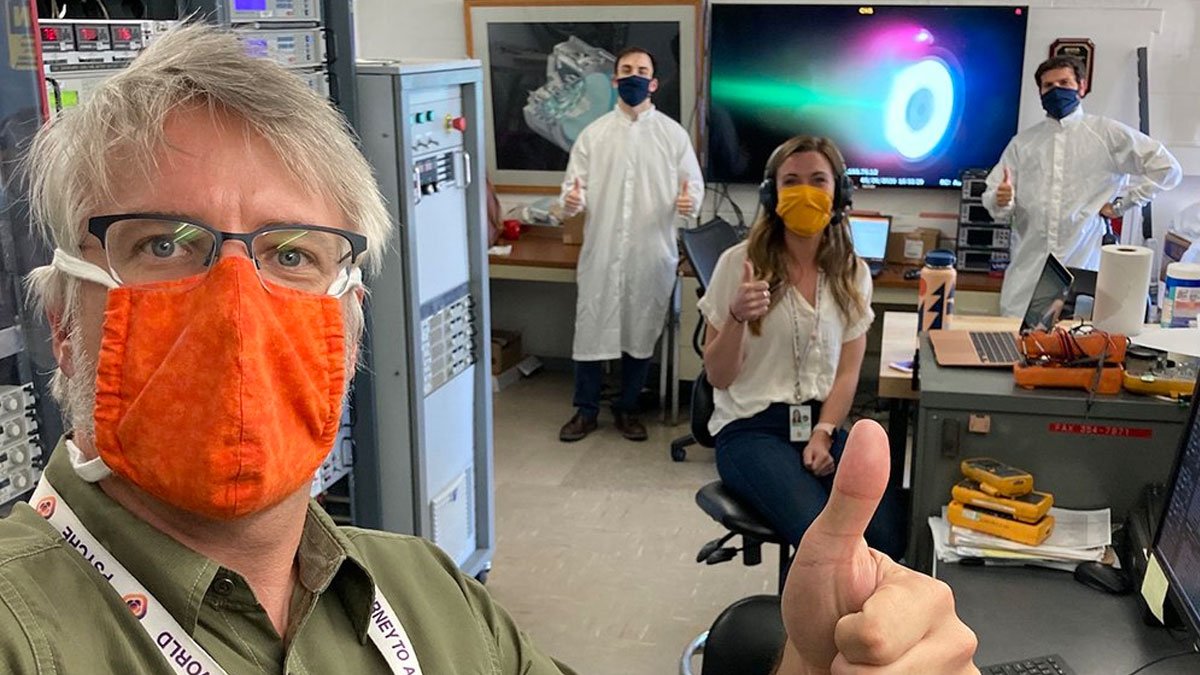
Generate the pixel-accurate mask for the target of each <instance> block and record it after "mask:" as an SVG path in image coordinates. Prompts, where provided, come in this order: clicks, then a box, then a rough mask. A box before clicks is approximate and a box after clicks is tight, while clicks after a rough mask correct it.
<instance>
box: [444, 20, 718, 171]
mask: <svg viewBox="0 0 1200 675" xmlns="http://www.w3.org/2000/svg"><path fill="white" fill-rule="evenodd" d="M702 11H703V5H702V0H657V1H650V0H647V1H642V0H626V1H625V2H620V1H616V2H613V1H605V0H465V2H464V3H463V14H464V20H465V22H466V36H467V49H468V51H469V53H470V55H471V56H472V57H474V58H477V59H479V60H480V61H482V62H483V82H484V116H485V118H486V119H485V125H486V132H485V133H486V134H487V166H488V174H489V175H490V176H491V178H492V180H493V181H494V182H495V184H496V189H498V190H501V191H506V192H534V193H538V192H541V193H557V192H558V189H559V184H560V183H561V182H562V175H563V171H564V170H565V169H566V168H567V159H568V156H569V155H568V153H569V152H570V149H571V145H572V144H573V143H574V142H575V138H577V137H578V135H579V132H580V131H582V130H583V128H584V127H586V126H587V125H588V124H590V123H591V122H592V121H593V120H595V119H596V118H598V117H600V116H601V115H603V114H605V113H607V112H609V111H610V110H612V109H613V107H614V106H615V105H616V102H617V92H616V89H614V88H613V86H612V77H613V68H614V66H615V65H616V58H615V57H616V54H617V53H619V52H620V51H621V50H622V49H624V48H626V47H632V46H636V47H641V48H643V49H645V50H646V51H648V52H650V53H651V54H653V55H654V60H655V77H656V78H657V79H658V91H657V92H656V93H655V94H654V96H653V101H654V105H655V107H656V108H657V109H658V110H659V111H660V112H662V113H664V114H666V115H668V116H670V117H671V118H673V119H674V120H676V121H678V122H679V123H680V124H682V125H683V126H684V127H685V128H687V129H689V130H692V129H693V128H695V127H697V126H698V125H699V117H700V113H699V111H698V109H697V101H698V100H699V99H698V96H697V94H698V89H699V77H700V45H701V42H702V37H703V36H702V30H703V18H702ZM693 138H695V134H693Z"/></svg>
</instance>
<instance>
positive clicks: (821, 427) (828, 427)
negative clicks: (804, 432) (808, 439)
mask: <svg viewBox="0 0 1200 675" xmlns="http://www.w3.org/2000/svg"><path fill="white" fill-rule="evenodd" d="M813 431H824V432H825V435H826V436H829V437H830V438H833V432H835V431H837V427H836V426H834V425H833V424H830V423H829V422H821V423H819V424H817V426H815V427H813Z"/></svg>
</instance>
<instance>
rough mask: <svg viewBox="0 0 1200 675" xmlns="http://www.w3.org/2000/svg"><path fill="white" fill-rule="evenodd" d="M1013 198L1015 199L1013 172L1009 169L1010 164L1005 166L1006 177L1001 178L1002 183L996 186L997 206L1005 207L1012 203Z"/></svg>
mask: <svg viewBox="0 0 1200 675" xmlns="http://www.w3.org/2000/svg"><path fill="white" fill-rule="evenodd" d="M1012 200H1013V186H1012V172H1011V171H1009V168H1008V166H1005V167H1004V178H1003V179H1001V181H1000V184H999V185H997V186H996V206H999V207H1000V208H1004V207H1005V206H1008V205H1009V204H1011V203H1012Z"/></svg>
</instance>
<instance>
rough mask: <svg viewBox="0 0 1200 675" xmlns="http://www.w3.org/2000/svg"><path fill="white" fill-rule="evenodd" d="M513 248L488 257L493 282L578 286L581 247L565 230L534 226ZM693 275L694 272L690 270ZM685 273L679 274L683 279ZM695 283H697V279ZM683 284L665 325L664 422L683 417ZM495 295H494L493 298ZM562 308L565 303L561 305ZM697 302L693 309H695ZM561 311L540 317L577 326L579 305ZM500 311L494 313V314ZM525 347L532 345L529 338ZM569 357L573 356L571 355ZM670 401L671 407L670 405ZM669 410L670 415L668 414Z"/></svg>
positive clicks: (662, 361)
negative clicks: (680, 375)
mask: <svg viewBox="0 0 1200 675" xmlns="http://www.w3.org/2000/svg"><path fill="white" fill-rule="evenodd" d="M505 243H510V244H511V245H512V253H510V254H509V255H489V256H488V278H489V279H491V280H492V281H496V280H501V281H532V282H544V283H555V284H571V285H572V286H574V284H575V268H576V267H577V265H578V264H579V250H580V247H579V246H572V245H568V244H564V243H563V241H562V228H558V227H546V226H537V225H535V226H530V227H527V228H525V229H524V231H522V233H521V238H520V239H518V240H517V241H515V242H505ZM688 271H689V272H690V270H688ZM682 276H683V274H682V273H681V274H680V275H679V279H680V280H681V279H682ZM693 283H694V280H693ZM681 285H682V283H681V281H678V280H677V282H676V284H675V288H674V290H673V291H672V297H671V301H670V303H669V310H668V312H667V316H666V319H665V321H666V323H665V324H664V330H663V339H662V341H661V343H660V352H659V358H660V368H659V373H660V376H659V387H658V400H659V405H660V407H661V409H662V411H663V419H664V421H669V422H670V424H672V425H674V424H676V422H677V420H678V415H679V378H678V376H677V373H678V372H679V351H680V349H679V315H680V312H681V311H682V306H683V304H684V303H683V302H682V301H681V293H680V290H681ZM494 297H495V295H494V294H493V298H494ZM559 304H560V305H561V304H563V303H561V302H560V303H559ZM694 306H695V305H694V302H693V303H692V307H694ZM559 309H560V310H561V311H559V312H557V313H556V312H553V311H542V312H539V314H540V318H542V319H545V318H550V320H554V319H555V316H556V315H557V316H559V317H561V318H559V319H558V320H559V321H569V322H570V325H571V326H572V330H573V326H574V319H575V306H574V304H571V305H570V307H569V308H568V307H566V306H562V307H560V308H559ZM495 314H496V312H495V311H493V315H495ZM525 340H526V342H525V344H529V343H530V341H529V339H528V338H525ZM541 356H558V355H557V354H541ZM567 356H569V354H568V355H567ZM668 402H670V406H668ZM668 409H669V411H670V413H669V414H668Z"/></svg>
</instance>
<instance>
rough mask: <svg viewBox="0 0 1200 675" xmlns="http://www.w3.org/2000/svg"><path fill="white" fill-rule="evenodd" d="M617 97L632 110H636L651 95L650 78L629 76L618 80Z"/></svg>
mask: <svg viewBox="0 0 1200 675" xmlns="http://www.w3.org/2000/svg"><path fill="white" fill-rule="evenodd" d="M617 95H618V96H620V97H621V100H622V101H624V102H625V105H627V106H629V107H630V108H636V107H637V106H638V105H640V104H641V102H642V101H645V100H646V97H647V96H649V95H650V78H648V77H642V76H641V75H628V76H626V77H622V78H621V79H619V80H617Z"/></svg>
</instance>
